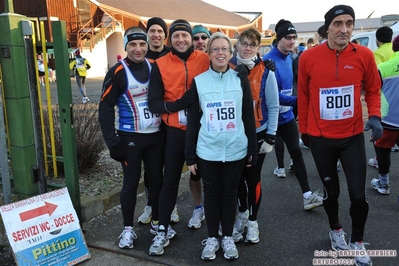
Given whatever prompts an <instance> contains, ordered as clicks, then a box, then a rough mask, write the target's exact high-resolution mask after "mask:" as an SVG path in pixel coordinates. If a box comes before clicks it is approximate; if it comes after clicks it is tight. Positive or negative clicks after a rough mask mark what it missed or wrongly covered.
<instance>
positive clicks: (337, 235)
mask: <svg viewBox="0 0 399 266" xmlns="http://www.w3.org/2000/svg"><path fill="white" fill-rule="evenodd" d="M328 235H329V236H330V240H331V248H332V249H333V250H335V251H337V250H348V249H349V246H348V244H347V243H346V240H345V235H346V233H345V232H344V230H343V229H342V228H341V229H339V230H331V229H330V232H329V233H328Z"/></svg>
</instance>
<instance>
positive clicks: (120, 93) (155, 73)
mask: <svg viewBox="0 0 399 266" xmlns="http://www.w3.org/2000/svg"><path fill="white" fill-rule="evenodd" d="M354 24H355V12H354V10H353V9H352V8H351V7H350V6H346V5H337V6H334V7H332V8H331V9H330V10H329V11H328V12H327V13H326V14H325V23H324V25H321V26H320V28H319V29H318V31H317V34H318V37H319V38H318V42H316V39H315V38H309V39H308V40H307V43H305V42H303V43H299V45H298V46H296V41H297V38H298V35H297V31H296V29H295V26H294V25H293V24H292V23H291V22H290V21H289V20H285V19H281V20H279V21H278V23H277V24H276V26H275V32H276V38H275V42H274V44H273V49H272V50H271V51H270V52H269V53H267V54H265V55H264V56H263V57H261V56H260V54H259V47H260V44H261V34H260V33H259V32H258V31H257V30H256V29H253V28H250V29H247V30H245V31H243V32H242V33H241V34H240V35H239V36H238V38H237V42H236V43H235V44H234V50H235V51H234V53H233V45H232V42H231V40H230V39H229V38H228V37H227V36H225V35H224V34H222V33H220V32H216V33H212V32H210V31H209V29H207V28H206V27H204V26H203V25H195V26H194V27H192V26H191V25H190V23H189V22H188V21H186V20H184V19H178V20H175V21H173V22H172V23H171V24H170V25H169V27H168V26H167V24H166V23H165V21H164V20H163V19H162V18H159V17H154V18H151V19H149V20H148V23H147V28H146V29H141V28H139V27H132V28H129V29H127V30H126V31H125V35H124V42H123V43H124V49H125V51H126V57H125V58H123V56H121V57H120V58H118V62H117V63H116V64H115V65H114V66H113V67H112V68H111V69H110V70H109V71H108V73H107V75H106V77H105V79H104V83H103V88H102V96H101V101H100V104H99V122H100V125H101V130H102V133H103V136H104V140H105V142H106V144H107V147H108V148H109V151H110V156H111V157H112V158H113V159H115V160H117V161H119V162H120V163H121V166H122V169H123V187H122V191H121V196H120V202H121V207H122V217H123V230H122V233H121V235H120V241H119V247H120V248H133V247H134V243H133V242H134V241H135V240H136V239H137V238H138V237H139V236H137V235H136V233H135V231H134V221H133V217H134V215H135V207H136V206H135V205H136V196H137V194H136V193H137V186H138V183H139V180H140V178H141V164H142V162H143V163H144V181H145V186H146V195H147V204H146V206H145V208H144V212H143V213H142V214H141V215H140V216H139V218H138V222H139V223H142V224H149V225H150V226H149V227H150V229H149V231H150V233H152V234H154V235H155V236H154V238H153V241H152V244H151V245H150V247H149V255H157V256H159V255H162V254H163V253H164V252H165V248H166V247H167V246H168V245H169V244H170V243H171V240H172V239H173V238H174V237H175V236H176V235H177V232H176V231H175V230H173V229H172V227H171V222H178V221H179V216H178V212H177V205H176V200H177V194H178V189H179V183H180V178H181V173H182V169H183V166H184V164H186V165H187V166H188V169H189V171H190V181H189V182H190V190H191V193H192V198H193V207H194V208H193V213H192V217H191V218H190V220H189V221H188V227H190V228H194V229H198V228H200V227H201V224H202V222H203V221H206V226H207V231H208V238H207V239H205V240H204V241H203V243H202V244H203V245H204V246H205V247H204V249H203V250H202V253H201V258H202V259H203V260H214V259H215V258H216V252H217V251H218V250H219V249H220V248H222V250H223V254H224V257H225V258H226V259H237V258H238V257H239V252H238V250H237V247H236V245H235V243H237V242H240V241H245V242H246V243H251V244H256V243H258V242H259V241H260V239H261V238H260V235H261V234H260V232H259V228H258V222H260V223H261V221H258V219H257V213H258V211H259V208H260V203H261V199H262V188H261V176H262V166H263V163H264V161H265V159H266V155H267V153H270V152H271V151H272V150H273V147H274V150H275V153H276V158H277V162H276V165H277V166H276V168H275V170H274V175H275V176H277V177H279V178H284V177H286V172H285V166H284V147H285V146H286V147H287V150H288V153H289V155H290V158H291V165H290V166H289V170H292V171H293V173H294V174H295V176H296V178H297V180H298V182H299V185H300V188H301V192H302V200H303V208H304V210H310V209H314V208H317V207H319V206H323V208H324V210H325V212H326V214H327V217H328V223H329V228H330V230H329V232H328V238H329V239H330V241H331V248H332V249H333V250H356V251H365V247H364V242H363V238H364V228H365V224H366V220H367V215H368V210H369V205H368V202H367V200H366V195H365V186H366V167H367V160H366V153H365V138H364V133H363V131H367V130H370V129H371V130H372V134H371V139H370V141H371V142H372V143H373V145H375V150H376V155H377V156H376V158H373V160H375V162H374V161H373V162H371V159H370V161H369V164H372V163H373V166H375V165H376V166H377V168H378V169H379V178H375V179H373V180H372V182H371V186H372V187H373V188H375V189H376V190H377V191H378V192H379V193H381V194H389V166H390V151H391V147H394V145H395V143H398V137H399V121H398V117H399V113H398V110H399V109H397V108H396V109H394V108H392V106H393V105H394V104H395V103H396V102H398V100H399V98H398V97H399V94H398V93H397V90H394V89H393V88H394V87H395V86H396V87H397V86H399V75H398V73H397V72H394V71H392V65H394V64H396V65H397V64H399V63H398V59H399V57H398V55H399V53H398V51H399V37H396V38H395V40H393V42H391V41H392V30H391V31H389V28H388V27H382V28H381V29H379V30H378V31H377V40H378V41H379V42H380V43H379V49H378V50H377V51H376V52H375V53H374V55H373V53H372V52H371V51H370V50H369V49H368V48H365V47H363V46H360V45H358V44H354V43H352V42H350V38H351V36H352V31H353V28H354ZM167 42H168V43H170V47H169V46H166V45H165V44H166V43H167ZM359 54H360V55H361V56H358V55H359ZM337 57H339V59H340V60H338V61H337ZM78 58H79V55H77V60H78ZM337 62H338V63H337ZM382 62H384V63H382ZM348 63H349V64H351V65H352V66H353V68H354V70H352V68H350V69H348V68H346V67H345V65H346V64H348ZM85 69H88V67H87V66H86V67H85ZM76 71H77V72H76V73H77V74H78V73H79V72H78V68H76ZM337 73H338V77H337ZM77 81H78V78H77ZM83 81H84V79H83ZM79 88H81V91H82V95H83V99H85V97H86V96H85V95H84V83H83V85H79ZM381 90H382V94H381V95H382V97H381V95H380V91H381ZM331 91H333V92H334V93H335V97H330V96H329V92H331ZM363 94H364V97H365V99H366V102H367V107H368V121H367V123H366V125H365V127H364V126H363V117H362V104H361V97H362V95H363ZM86 98H87V97H86ZM86 100H87V101H88V99H86ZM341 102H344V103H345V106H342V105H341V104H340V103H341ZM381 105H382V107H381ZM300 143H302V145H303V146H304V147H306V148H309V149H310V150H311V153H312V156H313V159H314V162H315V164H316V168H317V170H318V173H319V176H320V181H321V184H322V185H323V188H324V194H320V193H319V192H318V191H312V190H311V188H310V185H309V182H308V174H307V170H306V167H305V163H304V158H303V155H302V151H301V146H300ZM338 161H340V162H341V164H342V165H343V167H344V168H345V175H346V181H347V185H348V190H349V196H350V200H351V207H350V211H349V213H350V217H351V219H352V230H351V236H350V238H349V239H348V242H347V240H346V238H345V235H346V233H345V231H344V230H343V228H342V225H341V224H340V222H339V220H340V219H339V212H338V198H339V194H340V185H339V182H338V174H337V162H338ZM267 163H268V164H273V163H274V162H271V161H268V162H267ZM202 200H203V202H204V204H202ZM326 235H327V234H326ZM348 243H349V244H348ZM354 261H355V264H356V265H372V262H371V258H370V257H369V256H368V255H367V253H365V252H360V253H359V254H358V256H355V257H354Z"/></svg>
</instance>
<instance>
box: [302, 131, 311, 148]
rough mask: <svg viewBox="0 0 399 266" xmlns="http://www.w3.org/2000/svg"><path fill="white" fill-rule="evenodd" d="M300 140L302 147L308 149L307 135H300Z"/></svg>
mask: <svg viewBox="0 0 399 266" xmlns="http://www.w3.org/2000/svg"><path fill="white" fill-rule="evenodd" d="M301 140H302V142H303V145H304V146H306V147H310V142H309V135H308V134H302V135H301Z"/></svg>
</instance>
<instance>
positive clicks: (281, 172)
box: [273, 166, 286, 178]
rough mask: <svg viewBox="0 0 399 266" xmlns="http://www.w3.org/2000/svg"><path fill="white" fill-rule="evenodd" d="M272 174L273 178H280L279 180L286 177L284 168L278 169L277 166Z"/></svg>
mask: <svg viewBox="0 0 399 266" xmlns="http://www.w3.org/2000/svg"><path fill="white" fill-rule="evenodd" d="M273 174H274V175H275V176H277V177H280V178H284V177H286V175H285V169H284V168H278V166H277V167H276V169H274V171H273Z"/></svg>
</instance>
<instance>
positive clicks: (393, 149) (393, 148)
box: [391, 144, 399, 152]
mask: <svg viewBox="0 0 399 266" xmlns="http://www.w3.org/2000/svg"><path fill="white" fill-rule="evenodd" d="M391 151H392V152H398V151H399V147H398V144H395V146H393V147H392V148H391Z"/></svg>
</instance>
